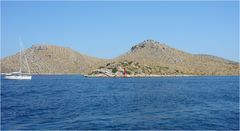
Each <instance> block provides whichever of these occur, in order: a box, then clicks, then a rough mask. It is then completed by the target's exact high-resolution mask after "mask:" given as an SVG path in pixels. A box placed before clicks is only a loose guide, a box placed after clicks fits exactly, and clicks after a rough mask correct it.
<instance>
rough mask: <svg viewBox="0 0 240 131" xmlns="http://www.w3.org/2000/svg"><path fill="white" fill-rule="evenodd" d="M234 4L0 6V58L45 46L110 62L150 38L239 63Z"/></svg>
mask: <svg viewBox="0 0 240 131" xmlns="http://www.w3.org/2000/svg"><path fill="white" fill-rule="evenodd" d="M238 22H239V3H238V2H1V55H2V56H1V57H5V56H8V55H12V54H14V53H16V52H18V51H19V36H21V37H22V40H23V43H24V47H25V48H27V47H30V46H31V45H33V44H37V43H48V44H54V45H61V46H65V47H71V48H72V49H75V50H77V51H79V52H81V53H83V54H88V55H91V56H97V57H101V58H113V57H116V56H118V55H120V54H123V53H125V52H126V51H128V50H129V49H130V48H131V47H132V46H133V45H135V44H137V43H139V42H141V41H143V40H146V39H154V40H157V41H160V42H162V43H166V44H168V45H169V46H171V47H174V48H177V49H181V50H184V51H187V52H190V53H195V54H198V53H203V54H211V55H217V56H220V57H224V58H228V59H231V60H235V61H239V24H238Z"/></svg>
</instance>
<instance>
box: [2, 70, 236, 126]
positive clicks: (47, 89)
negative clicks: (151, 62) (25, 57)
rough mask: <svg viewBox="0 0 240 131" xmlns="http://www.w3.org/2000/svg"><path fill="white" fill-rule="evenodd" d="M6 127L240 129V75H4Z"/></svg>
mask: <svg viewBox="0 0 240 131" xmlns="http://www.w3.org/2000/svg"><path fill="white" fill-rule="evenodd" d="M1 130H239V76H192V77H158V78H157V77H154V78H87V77H83V76H81V75H34V76H33V78H32V80H4V79H3V77H1Z"/></svg>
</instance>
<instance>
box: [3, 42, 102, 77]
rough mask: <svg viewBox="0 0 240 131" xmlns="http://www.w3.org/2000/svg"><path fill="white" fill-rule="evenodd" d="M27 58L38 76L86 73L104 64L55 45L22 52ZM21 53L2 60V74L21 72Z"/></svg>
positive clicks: (35, 46) (24, 64) (39, 46)
mask: <svg viewBox="0 0 240 131" xmlns="http://www.w3.org/2000/svg"><path fill="white" fill-rule="evenodd" d="M22 56H26V59H27V61H28V64H29V67H30V70H31V72H32V73H36V74H75V73H86V72H87V71H88V70H90V69H91V68H94V66H95V65H97V64H99V63H101V62H104V61H105V60H104V59H99V58H95V57H90V56H87V55H83V54H81V53H79V52H76V51H74V50H72V49H70V48H65V47H60V46H54V45H33V46H32V47H31V48H28V49H26V50H24V51H23V52H22ZM19 58H20V53H17V54H15V55H13V56H9V57H6V58H3V59H2V60H1V72H3V73H6V72H13V71H18V70H19V65H20V62H19ZM22 65H23V66H22V68H23V72H24V71H26V69H27V68H26V62H22Z"/></svg>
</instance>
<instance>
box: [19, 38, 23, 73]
mask: <svg viewBox="0 0 240 131" xmlns="http://www.w3.org/2000/svg"><path fill="white" fill-rule="evenodd" d="M19 44H20V58H19V59H20V70H19V72H20V73H22V41H21V38H19Z"/></svg>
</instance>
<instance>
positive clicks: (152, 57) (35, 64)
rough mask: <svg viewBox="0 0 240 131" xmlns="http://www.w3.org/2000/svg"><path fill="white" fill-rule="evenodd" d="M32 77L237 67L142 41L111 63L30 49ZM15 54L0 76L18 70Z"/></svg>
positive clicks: (59, 50)
mask: <svg viewBox="0 0 240 131" xmlns="http://www.w3.org/2000/svg"><path fill="white" fill-rule="evenodd" d="M23 54H24V56H26V57H27V59H28V61H29V65H30V69H31V72H33V73H50V74H56V73H80V74H88V75H90V76H110V77H112V76H122V75H123V74H126V75H129V76H146V75H239V63H237V62H234V61H230V60H226V59H223V58H220V57H216V56H211V55H199V54H198V55H197V54H190V53H187V52H184V51H181V50H178V49H175V48H172V47H169V46H168V45H166V44H163V43H160V42H157V41H154V40H146V41H143V42H141V43H139V44H137V45H135V46H133V47H132V48H131V49H130V50H129V51H128V52H126V53H125V54H123V55H120V56H119V57H117V58H114V59H108V60H106V59H100V58H95V57H90V56H87V55H83V54H81V53H78V52H76V51H74V50H72V49H69V48H64V47H59V46H53V45H34V46H32V47H31V48H28V49H26V50H25V51H24V52H23ZM18 60H19V53H17V54H15V55H13V56H9V57H6V58H3V59H1V72H11V71H17V70H18V69H19V61H18Z"/></svg>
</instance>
